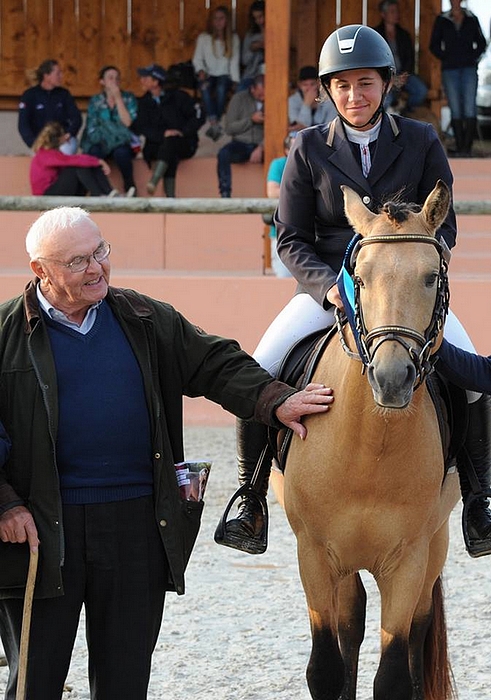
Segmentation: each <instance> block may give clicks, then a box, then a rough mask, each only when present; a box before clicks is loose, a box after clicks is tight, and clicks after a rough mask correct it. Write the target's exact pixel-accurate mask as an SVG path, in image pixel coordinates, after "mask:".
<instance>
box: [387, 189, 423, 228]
mask: <svg viewBox="0 0 491 700" xmlns="http://www.w3.org/2000/svg"><path fill="white" fill-rule="evenodd" d="M380 211H381V213H384V214H386V215H387V217H388V218H389V219H390V220H391V221H394V222H395V223H397V224H402V223H403V222H404V221H407V220H408V218H409V214H415V213H417V212H419V211H421V207H420V205H419V204H415V203H414V202H404V201H403V200H402V193H401V192H400V193H398V194H396V195H393V196H392V197H391V199H388V200H387V201H385V202H384V203H383V204H382V207H381V210H380Z"/></svg>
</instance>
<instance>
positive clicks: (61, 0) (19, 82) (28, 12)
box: [0, 0, 250, 97]
mask: <svg viewBox="0 0 491 700" xmlns="http://www.w3.org/2000/svg"><path fill="white" fill-rule="evenodd" d="M249 4H250V2H249V0H235V1H234V0H218V1H217V0H131V2H128V0H1V2H0V97H13V96H18V95H19V94H20V93H21V92H22V91H23V90H24V89H25V88H26V87H28V86H29V85H30V83H29V82H28V81H27V80H26V71H27V70H29V69H34V68H36V67H37V66H38V65H39V64H40V63H41V62H42V61H43V60H45V59H46V58H56V59H58V60H59V61H60V63H61V66H62V68H63V70H64V84H65V86H66V87H68V88H69V89H70V91H71V92H72V93H73V94H74V95H75V96H77V97H87V96H90V95H92V94H94V93H95V92H97V91H98V88H99V86H98V82H97V74H98V72H99V70H100V68H101V67H102V66H103V65H105V64H108V63H112V64H115V65H117V66H118V67H119V68H120V70H121V72H122V75H123V80H124V85H125V87H128V88H130V89H133V90H136V91H137V92H139V83H138V78H137V74H136V69H137V67H139V66H144V65H147V64H148V63H152V62H154V61H155V62H157V63H160V64H162V65H164V66H169V65H170V64H172V63H177V62H179V61H183V60H187V59H189V58H191V56H192V54H193V50H194V43H195V41H196V37H197V35H198V34H199V32H200V31H203V30H204V28H205V26H206V18H207V15H208V8H209V7H216V6H217V5H226V6H227V7H229V8H231V10H232V8H234V11H233V13H234V16H235V18H236V25H237V31H238V32H239V34H240V36H243V35H244V33H245V31H246V29H247V14H248V9H249ZM128 8H129V9H128Z"/></svg>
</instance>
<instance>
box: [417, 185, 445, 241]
mask: <svg viewBox="0 0 491 700" xmlns="http://www.w3.org/2000/svg"><path fill="white" fill-rule="evenodd" d="M449 206H450V191H449V189H448V187H447V185H446V183H445V182H443V180H438V181H437V183H436V185H435V187H434V188H433V190H432V191H431V192H430V194H429V195H428V196H427V198H426V201H425V203H424V205H423V209H422V212H421V213H422V215H423V216H424V218H425V219H426V223H427V226H428V228H430V229H431V230H432V231H433V233H435V231H437V229H439V228H440V226H441V225H442V224H443V222H444V221H445V217H446V216H447V213H448V208H449Z"/></svg>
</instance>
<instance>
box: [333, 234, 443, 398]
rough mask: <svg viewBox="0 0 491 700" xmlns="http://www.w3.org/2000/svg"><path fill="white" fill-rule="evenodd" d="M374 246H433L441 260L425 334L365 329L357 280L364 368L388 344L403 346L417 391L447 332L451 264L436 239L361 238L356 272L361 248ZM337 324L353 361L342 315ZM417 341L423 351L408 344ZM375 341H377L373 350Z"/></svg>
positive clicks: (413, 236)
mask: <svg viewBox="0 0 491 700" xmlns="http://www.w3.org/2000/svg"><path fill="white" fill-rule="evenodd" d="M372 243H425V244H428V243H429V244H431V245H433V246H434V247H435V248H436V250H437V251H438V254H439V257H440V268H439V273H438V289H437V294H436V299H435V305H434V307H433V313H432V316H431V320H430V324H429V326H428V328H427V329H426V330H425V332H424V334H421V333H419V331H415V330H414V329H413V328H408V327H407V326H400V325H387V326H378V327H376V328H373V329H372V330H370V331H369V330H368V329H367V327H366V325H365V320H364V318H363V309H362V306H361V301H360V284H359V282H358V280H357V278H356V275H355V276H354V277H353V285H354V319H355V321H354V323H355V329H354V330H355V333H356V334H357V336H358V339H357V340H358V342H357V346H358V349H359V353H360V358H359V359H361V361H362V362H363V365H364V368H366V367H368V365H370V364H371V362H372V361H373V358H374V356H375V353H376V352H377V350H378V349H379V348H380V346H381V345H382V344H383V343H385V342H387V341H395V342H397V343H399V344H400V345H402V346H403V347H404V348H405V349H406V350H407V352H408V354H409V357H410V358H411V361H412V363H413V364H414V367H415V369H416V376H417V381H416V383H415V388H417V387H418V386H420V384H421V383H422V382H423V381H424V380H425V378H426V376H427V375H428V374H429V373H430V372H431V371H432V364H431V362H430V355H431V353H432V350H433V348H434V346H435V343H436V340H437V338H438V336H439V334H440V332H441V331H442V329H443V325H444V323H445V318H446V315H447V312H448V304H449V299H450V293H449V288H448V265H447V261H446V260H445V258H444V255H443V247H442V246H441V244H440V243H439V242H438V241H437V240H436V238H433V237H430V236H424V235H417V234H408V235H402V236H372V237H369V238H361V239H360V240H359V241H358V243H357V244H356V246H355V248H354V249H353V253H352V255H351V269H352V270H354V267H355V262H356V256H357V255H358V252H359V251H360V249H361V248H363V247H364V246H367V245H371V244H372ZM336 316H337V324H338V331H339V332H340V335H341V337H342V345H343V348H344V349H345V351H346V352H348V354H349V355H350V356H351V357H353V353H352V352H351V351H350V350H349V349H348V346H347V344H346V342H345V341H344V337H343V330H342V327H341V325H340V318H339V316H338V314H336ZM407 339H409V340H413V341H415V342H416V344H417V345H418V347H419V351H418V350H417V349H416V348H414V347H413V346H412V345H410V344H409V342H408V340H407ZM373 341H376V342H375V344H374V345H373V347H371V346H372V344H373Z"/></svg>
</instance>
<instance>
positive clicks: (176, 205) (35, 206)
mask: <svg viewBox="0 0 491 700" xmlns="http://www.w3.org/2000/svg"><path fill="white" fill-rule="evenodd" d="M277 205H278V200H277V199H267V198H261V197H255V198H248V199H245V198H242V199H241V198H230V199H221V198H212V197H206V198H199V199H194V198H183V199H175V198H166V197H152V198H150V197H131V198H126V197H114V198H111V199H109V198H108V197H32V196H29V197H17V196H3V197H0V211H46V210H47V209H53V208H54V207H61V206H66V207H76V206H77V207H83V208H84V209H87V210H88V211H92V212H118V213H121V212H131V213H133V214H272V213H273V212H274V211H275V209H276V207H277ZM454 210H455V213H456V214H487V215H491V200H488V199H486V200H479V201H477V200H476V201H473V200H460V201H455V202H454Z"/></svg>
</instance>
